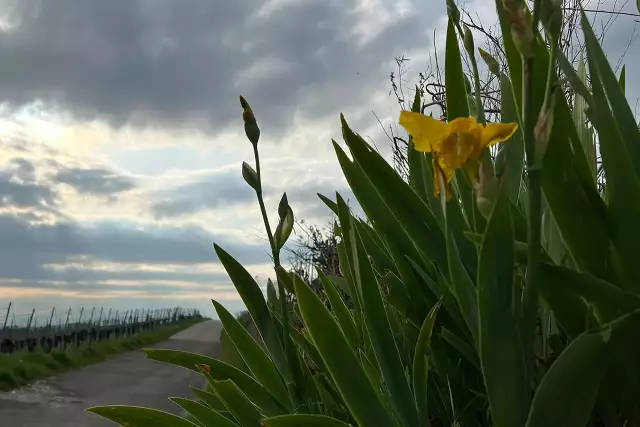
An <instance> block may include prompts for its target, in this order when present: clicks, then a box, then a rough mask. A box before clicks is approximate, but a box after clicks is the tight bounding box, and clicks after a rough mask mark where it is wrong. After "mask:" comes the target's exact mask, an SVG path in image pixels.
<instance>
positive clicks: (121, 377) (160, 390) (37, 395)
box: [0, 320, 221, 427]
mask: <svg viewBox="0 0 640 427" xmlns="http://www.w3.org/2000/svg"><path fill="white" fill-rule="evenodd" d="M220 329H221V326H220V323H219V322H218V321H215V320H209V321H206V322H202V323H199V324H197V325H194V326H192V327H190V328H188V329H185V330H184V331H182V332H179V333H178V334H176V335H174V336H173V337H171V338H170V339H169V340H168V341H165V342H162V343H159V344H156V345H154V346H152V347H157V348H170V349H176V350H184V351H190V352H195V353H201V354H205V355H208V356H216V355H217V354H218V352H219V350H220V342H219V339H220ZM202 385H203V384H202V377H201V376H200V375H198V374H196V373H193V372H190V371H188V370H186V369H182V368H178V367H175V366H172V365H168V364H166V363H160V362H156V361H153V360H149V359H147V358H145V356H144V354H142V353H141V352H139V351H133V352H129V353H125V354H122V355H119V356H116V357H113V358H111V359H108V360H106V361H104V362H102V363H98V364H95V365H90V366H86V367H84V368H82V369H80V370H77V371H73V372H67V373H64V374H62V375H60V376H57V377H51V378H48V379H45V380H40V381H37V382H35V383H33V384H32V385H30V386H28V387H23V388H20V389H16V390H13V391H9V392H0V427H5V426H6V427H110V426H115V425H116V424H114V423H112V422H110V421H107V420H104V419H102V418H100V417H98V416H97V415H93V414H89V413H87V412H85V409H86V408H88V407H90V406H96V405H134V406H144V407H149V408H155V409H161V410H164V411H168V412H172V413H175V414H180V413H181V410H180V408H179V407H178V406H176V405H175V404H174V403H172V402H170V401H169V400H168V399H167V398H168V397H193V395H192V394H191V392H190V391H189V386H196V387H201V386H202Z"/></svg>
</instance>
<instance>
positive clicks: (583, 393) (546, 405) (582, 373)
mask: <svg viewBox="0 0 640 427" xmlns="http://www.w3.org/2000/svg"><path fill="white" fill-rule="evenodd" d="M608 340H609V333H607V332H601V331H598V332H591V333H585V334H583V335H580V336H579V337H578V338H576V339H575V340H574V341H572V342H571V344H569V346H568V347H567V348H566V350H565V351H563V352H562V354H561V355H560V357H559V358H558V359H557V360H556V361H555V362H554V364H553V365H552V366H551V368H550V369H549V371H548V372H547V374H546V375H545V376H544V378H543V379H542V382H541V383H540V385H539V386H538V389H537V390H536V394H535V396H534V398H533V402H532V404H531V413H530V414H529V419H528V420H527V424H526V426H527V427H554V426H557V427H572V426H575V427H584V426H585V425H587V422H588V421H589V415H590V414H591V410H592V408H593V405H594V403H595V400H596V397H597V394H598V388H599V386H600V382H601V381H602V377H603V375H604V372H605V367H604V366H603V364H602V359H603V357H604V355H605V350H606V348H607V341H608Z"/></svg>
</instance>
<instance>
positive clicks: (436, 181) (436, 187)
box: [433, 157, 455, 200]
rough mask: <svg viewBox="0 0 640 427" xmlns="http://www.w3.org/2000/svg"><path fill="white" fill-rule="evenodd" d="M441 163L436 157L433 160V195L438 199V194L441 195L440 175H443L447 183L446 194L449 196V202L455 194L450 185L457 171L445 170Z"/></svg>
mask: <svg viewBox="0 0 640 427" xmlns="http://www.w3.org/2000/svg"><path fill="white" fill-rule="evenodd" d="M441 163H442V162H441V159H439V158H436V157H434V158H433V195H434V197H438V194H440V190H441V188H440V179H441V175H440V174H443V175H444V177H443V178H444V181H445V194H446V196H447V200H450V199H451V196H452V195H453V192H452V190H451V186H450V185H449V183H450V182H451V180H452V179H453V175H454V174H455V169H443V168H442V166H441Z"/></svg>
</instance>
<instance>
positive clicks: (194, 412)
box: [170, 397, 238, 427]
mask: <svg viewBox="0 0 640 427" xmlns="http://www.w3.org/2000/svg"><path fill="white" fill-rule="evenodd" d="M170 400H171V401H172V402H174V403H175V404H176V405H178V406H180V407H181V408H182V409H184V410H185V411H187V412H188V413H189V415H191V416H192V417H193V418H195V419H196V420H197V421H199V422H200V423H202V425H203V426H216V427H238V424H236V423H234V422H232V421H230V420H228V419H227V418H226V417H225V416H224V415H222V414H220V413H218V412H217V411H214V410H213V409H211V408H210V407H208V406H205V405H203V404H201V403H198V402H194V401H193V400H189V399H184V398H182V397H173V398H171V399H170Z"/></svg>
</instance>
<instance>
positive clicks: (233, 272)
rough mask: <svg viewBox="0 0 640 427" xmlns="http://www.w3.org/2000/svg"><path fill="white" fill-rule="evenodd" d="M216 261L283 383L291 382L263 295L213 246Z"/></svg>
mask: <svg viewBox="0 0 640 427" xmlns="http://www.w3.org/2000/svg"><path fill="white" fill-rule="evenodd" d="M214 248H215V250H216V254H217V255H218V259H219V260H220V262H221V263H222V265H223V266H224V268H225V270H226V271H227V274H228V275H229V277H230V278H231V281H232V282H233V285H234V286H235V288H236V290H237V291H238V293H239V294H240V297H241V298H242V301H243V302H244V304H245V306H246V307H247V310H249V313H250V314H251V317H252V318H253V321H254V322H255V324H256V326H257V328H258V331H259V333H260V335H261V336H262V339H263V340H264V343H265V345H266V346H267V349H268V350H269V354H270V355H271V358H272V359H273V361H274V362H275V364H276V366H277V367H278V370H279V371H280V374H281V375H282V376H283V377H284V379H285V382H290V381H291V373H290V370H289V365H288V364H287V360H286V357H285V354H284V348H283V346H282V342H281V341H280V337H279V336H278V331H277V330H276V328H275V325H274V323H273V319H272V318H271V315H270V313H269V308H268V307H267V303H266V301H265V300H264V295H263V294H262V291H261V290H260V287H259V286H258V284H257V283H256V281H255V279H254V278H253V276H251V274H250V273H249V272H248V271H247V270H246V269H245V268H244V267H243V266H242V265H241V264H240V263H239V262H238V261H236V260H235V259H234V258H233V257H232V256H231V255H229V254H228V253H227V252H225V251H224V250H223V249H222V248H221V247H220V246H218V245H215V244H214Z"/></svg>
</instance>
